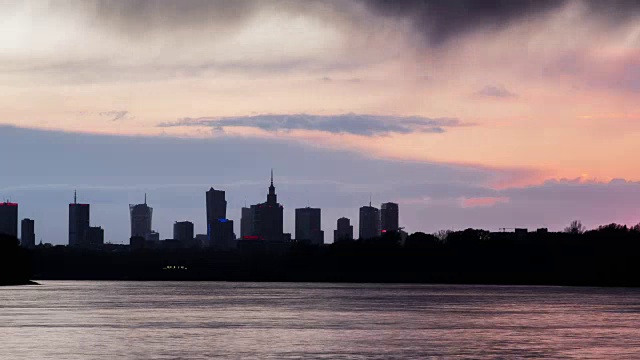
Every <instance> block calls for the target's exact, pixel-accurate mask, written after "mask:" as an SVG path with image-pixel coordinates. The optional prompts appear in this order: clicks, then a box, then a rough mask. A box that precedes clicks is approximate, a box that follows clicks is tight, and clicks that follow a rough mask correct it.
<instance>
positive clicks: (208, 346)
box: [0, 281, 640, 359]
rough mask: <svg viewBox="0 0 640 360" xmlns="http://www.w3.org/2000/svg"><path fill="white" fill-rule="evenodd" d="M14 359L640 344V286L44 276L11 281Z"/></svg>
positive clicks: (564, 353)
mask: <svg viewBox="0 0 640 360" xmlns="http://www.w3.org/2000/svg"><path fill="white" fill-rule="evenodd" d="M0 339H2V341H1V343H0V358H2V359H116V358H119V359H146V358H156V359H209V358H255V359H265V358H273V359H291V358H326V359H392V358H396V359H410V358H416V359H418V358H425V357H431V356H438V357H446V358H451V357H461V358H469V357H474V358H478V357H492V358H505V357H509V358H514V357H517V358H522V357H539V358H580V359H587V358H617V359H621V358H640V290H637V289H606V288H567V287H527V286H521V287H509V286H457V285H456V286H452V285H371V284H365V285H352V284H347V285H345V284H293V283H292V284H282V283H224V282H219V283H218V282H107V281H102V282H99V281H97V282H93V281H92V282H89V281H44V282H42V285H41V286H22V287H5V288H0Z"/></svg>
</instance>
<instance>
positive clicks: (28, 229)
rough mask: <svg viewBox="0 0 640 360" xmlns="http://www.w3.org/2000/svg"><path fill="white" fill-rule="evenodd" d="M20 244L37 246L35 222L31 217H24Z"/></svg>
mask: <svg viewBox="0 0 640 360" xmlns="http://www.w3.org/2000/svg"><path fill="white" fill-rule="evenodd" d="M20 230H21V231H20V244H21V245H22V247H25V248H32V247H35V246H36V233H35V222H34V221H33V220H31V219H22V223H21V229H20Z"/></svg>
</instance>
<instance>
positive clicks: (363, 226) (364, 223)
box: [360, 203, 380, 240]
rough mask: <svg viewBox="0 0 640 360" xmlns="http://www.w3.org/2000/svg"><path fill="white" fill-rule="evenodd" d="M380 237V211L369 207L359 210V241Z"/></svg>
mask: <svg viewBox="0 0 640 360" xmlns="http://www.w3.org/2000/svg"><path fill="white" fill-rule="evenodd" d="M379 236H380V210H378V209H376V208H374V207H373V206H371V203H369V206H363V207H361V208H360V239H363V240H366V239H372V238H376V237H379Z"/></svg>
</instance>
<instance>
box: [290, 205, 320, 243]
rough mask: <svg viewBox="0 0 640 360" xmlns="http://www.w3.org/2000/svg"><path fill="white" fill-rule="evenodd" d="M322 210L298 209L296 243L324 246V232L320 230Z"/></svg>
mask: <svg viewBox="0 0 640 360" xmlns="http://www.w3.org/2000/svg"><path fill="white" fill-rule="evenodd" d="M320 223H321V210H320V209H318V208H310V207H306V208H301V209H296V234H295V236H296V241H304V242H309V243H311V244H314V245H322V244H324V231H322V230H321V229H320Z"/></svg>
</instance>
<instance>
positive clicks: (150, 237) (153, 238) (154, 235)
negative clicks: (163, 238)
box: [145, 230, 160, 242]
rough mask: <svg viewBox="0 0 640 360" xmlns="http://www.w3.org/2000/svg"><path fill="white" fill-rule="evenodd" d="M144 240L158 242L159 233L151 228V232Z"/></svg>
mask: <svg viewBox="0 0 640 360" xmlns="http://www.w3.org/2000/svg"><path fill="white" fill-rule="evenodd" d="M145 240H147V241H152V242H158V241H160V234H159V233H157V232H155V231H153V230H152V231H151V233H150V234H149V235H147V237H146V238H145Z"/></svg>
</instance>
